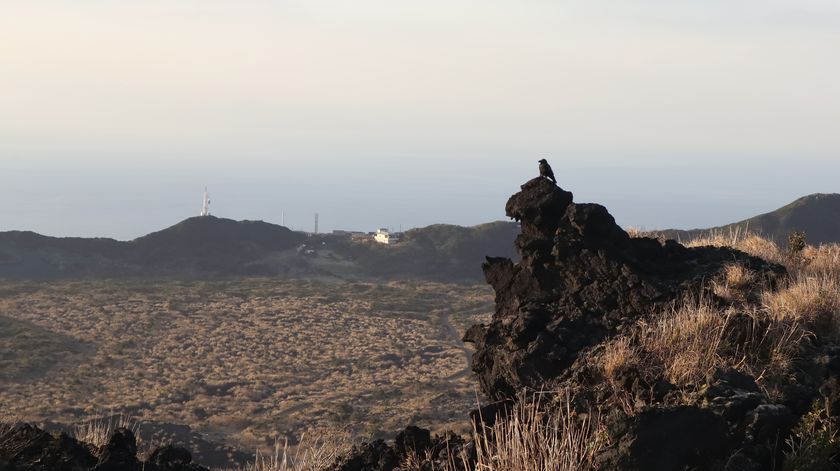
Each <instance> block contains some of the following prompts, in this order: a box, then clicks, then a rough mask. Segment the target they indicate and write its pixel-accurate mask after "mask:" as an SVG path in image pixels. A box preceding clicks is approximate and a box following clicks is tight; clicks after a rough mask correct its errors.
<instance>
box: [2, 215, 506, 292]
mask: <svg viewBox="0 0 840 471" xmlns="http://www.w3.org/2000/svg"><path fill="white" fill-rule="evenodd" d="M517 233H518V229H517V225H516V224H515V223H509V222H495V223H489V224H482V225H479V226H475V227H461V226H453V225H446V224H437V225H433V226H429V227H425V228H420V229H412V230H409V231H407V232H406V233H405V234H404V238H403V241H402V242H401V243H400V244H398V245H395V246H383V245H380V244H375V243H373V242H369V243H365V242H363V243H358V242H353V241H351V240H349V239H346V238H342V237H339V236H331V235H319V236H314V237H313V236H310V235H307V234H305V233H302V232H294V231H291V230H289V229H287V228H285V227H282V226H277V225H274V224H269V223H266V222H262V221H234V220H231V219H222V218H216V217H212V216H208V217H195V218H190V219H187V220H184V221H182V222H180V223H178V224H176V225H174V226H172V227H169V228H167V229H164V230H162V231H158V232H154V233H151V234H149V235H146V236H143V237H140V238H138V239H135V240H133V241H130V242H120V241H116V240H112V239H83V238H57V237H47V236H43V235H39V234H36V233H34V232H2V233H0V278H10V279H52V278H74V277H118V276H170V275H171V276H189V277H204V276H209V277H217V276H237V275H265V276H271V275H294V276H309V275H318V276H320V275H334V274H336V275H340V276H360V277H421V278H426V279H437V280H479V279H481V276H482V274H481V263H482V262H483V261H484V257H485V256H487V255H497V256H508V257H515V252H514V250H513V241H514V239H515V238H516V235H517ZM304 244H306V245H307V246H308V247H309V248H315V249H317V250H316V254H315V255H307V254H305V253H301V252H299V251H298V250H297V249H298V248H299V247H301V246H302V245H304ZM339 268H340V270H339ZM339 272H340V273H339Z"/></svg>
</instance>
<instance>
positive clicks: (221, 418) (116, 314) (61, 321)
mask: <svg viewBox="0 0 840 471" xmlns="http://www.w3.org/2000/svg"><path fill="white" fill-rule="evenodd" d="M0 293H2V295H0V316H1V317H0V321H2V322H6V323H7V324H8V325H11V326H13V327H14V329H5V330H0V345H4V346H9V349H8V350H5V349H4V350H3V352H4V353H2V354H0V355H4V357H3V358H2V360H4V361H0V375H2V377H3V381H0V403H2V404H3V405H4V409H5V411H4V412H6V413H9V414H14V415H16V416H18V417H20V418H21V420H24V421H33V422H40V421H44V420H49V421H53V422H62V423H67V424H73V423H79V422H82V421H85V420H87V419H89V418H90V417H95V416H104V415H109V414H110V412H111V411H113V412H116V413H119V412H125V413H126V414H129V415H131V416H132V417H133V418H135V419H136V420H139V421H142V422H143V423H146V424H149V423H171V424H186V425H190V426H191V427H192V428H193V429H195V430H197V431H199V432H201V433H202V434H204V435H205V437H207V438H209V439H212V440H218V441H223V442H226V443H230V444H233V445H236V446H238V447H240V448H243V449H246V450H255V449H257V448H266V447H270V446H271V445H270V444H272V443H274V441H275V440H280V441H281V442H284V441H285V440H286V439H289V443H290V444H291V446H293V448H296V446H297V437H300V436H301V435H302V434H304V433H305V432H307V431H308V430H317V429H327V428H334V427H348V428H349V431H350V432H351V433H352V434H353V436H354V437H362V438H369V437H385V436H388V435H393V433H395V432H396V431H397V430H398V429H400V428H401V427H402V426H404V424H406V423H410V422H411V423H419V424H422V425H423V426H425V427H428V428H431V429H434V430H441V429H444V428H451V429H455V430H461V431H467V430H468V428H469V424H468V421H467V412H468V411H469V410H470V409H471V408H472V407H473V404H474V402H475V390H474V387H473V385H472V383H471V381H470V380H469V367H468V360H469V355H470V352H469V350H467V349H466V347H464V345H463V344H462V343H461V341H460V337H461V334H462V332H463V330H464V329H466V327H467V326H469V325H471V324H473V323H476V322H481V321H482V320H483V319H486V318H487V316H489V313H490V311H491V310H492V291H491V290H489V289H488V288H486V287H484V286H462V285H449V284H435V283H423V282H404V283H403V282H399V283H397V282H394V283H382V284H373V283H353V282H341V281H313V280H308V281H307V280H277V279H238V280H231V281H212V282H208V281H172V280H161V281H84V282H55V283H48V284H47V283H45V284H35V283H8V282H7V283H5V284H3V285H2V289H0ZM6 352H11V353H6ZM9 354H12V355H19V356H20V355H24V356H26V357H27V358H28V359H29V363H20V362H17V360H14V359H13V358H12V359H8V358H6V355H9ZM6 360H8V361H6ZM12 360H14V361H12ZM21 365H24V366H26V365H28V366H26V367H21ZM89 432H90V433H89ZM89 434H93V435H96V433H95V430H88V431H84V433H82V435H89ZM86 440H87V438H86ZM94 441H95V440H94Z"/></svg>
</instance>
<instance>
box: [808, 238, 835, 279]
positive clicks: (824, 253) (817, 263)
mask: <svg viewBox="0 0 840 471" xmlns="http://www.w3.org/2000/svg"><path fill="white" fill-rule="evenodd" d="M802 257H803V260H804V262H803V267H802V269H801V270H802V272H804V273H806V274H808V275H816V276H832V277H837V278H840V244H828V245H820V246H819V247H813V246H811V247H806V248H805V250H804V251H803V254H802Z"/></svg>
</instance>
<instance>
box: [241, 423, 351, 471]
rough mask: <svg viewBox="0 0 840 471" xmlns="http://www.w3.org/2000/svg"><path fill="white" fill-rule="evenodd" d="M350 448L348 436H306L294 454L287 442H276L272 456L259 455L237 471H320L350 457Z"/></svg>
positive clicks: (345, 434) (343, 433) (315, 434)
mask: <svg viewBox="0 0 840 471" xmlns="http://www.w3.org/2000/svg"><path fill="white" fill-rule="evenodd" d="M351 446H352V440H351V438H350V435H349V434H348V433H345V432H324V433H311V434H309V435H307V434H304V435H303V436H301V439H300V443H299V444H298V445H297V447H295V450H294V452H293V451H291V448H290V447H289V443H288V440H287V441H284V442H283V443H282V444H281V442H280V441H279V440H277V441H275V442H274V451H273V453H272V454H271V455H264V454H262V453H261V452H259V451H258V452H257V454H256V458H255V460H254V463H252V464H248V465H246V466H245V467H244V468H240V469H239V470H238V471H320V470H323V469H326V468H327V467H329V466H330V465H332V464H333V463H334V462H335V461H336V459H337V458H339V457H340V456H342V455H344V454H345V453H347V452H348V451H349V450H350V448H351Z"/></svg>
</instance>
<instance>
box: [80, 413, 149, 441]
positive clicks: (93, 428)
mask: <svg viewBox="0 0 840 471" xmlns="http://www.w3.org/2000/svg"><path fill="white" fill-rule="evenodd" d="M121 428H125V429H128V430H130V431H131V433H133V434H134V436H135V438H136V439H137V445H138V447H139V446H140V437H139V435H138V432H139V430H140V423H139V422H137V421H135V420H133V419H131V417H128V416H126V415H123V414H120V415H117V416H113V415H112V416H111V417H103V418H100V419H94V420H90V421H88V422H86V423H84V424H82V425H77V426H76V427H75V428H74V430H73V436H74V438H75V439H76V440H78V441H80V442H82V443H87V444H89V445H93V446H94V447H96V448H102V447H104V446H105V445H107V444H108V441H109V440H110V439H111V436H112V435H114V432H116V431H117V429H121Z"/></svg>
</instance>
